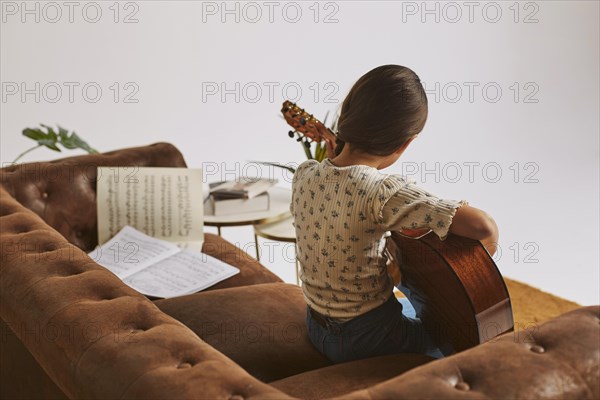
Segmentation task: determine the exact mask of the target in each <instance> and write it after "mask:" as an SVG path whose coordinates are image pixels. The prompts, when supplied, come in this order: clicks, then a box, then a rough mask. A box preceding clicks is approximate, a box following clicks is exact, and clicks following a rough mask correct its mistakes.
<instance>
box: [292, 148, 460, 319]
mask: <svg viewBox="0 0 600 400" xmlns="http://www.w3.org/2000/svg"><path fill="white" fill-rule="evenodd" d="M463 204H468V203H467V202H466V201H464V200H461V201H454V200H444V199H440V198H438V197H436V196H434V195H432V194H431V193H428V192H427V191H425V190H423V189H421V188H419V187H417V186H416V185H415V182H414V181H412V180H408V179H407V178H405V177H403V176H402V175H396V174H383V173H381V172H379V170H377V169H376V168H373V167H369V166H366V165H352V166H347V167H337V166H335V165H334V164H333V163H331V161H329V159H325V160H323V161H322V162H320V163H319V162H317V161H315V160H308V161H305V162H303V163H302V164H300V166H299V167H298V169H297V170H296V173H295V174H294V180H293V184H292V202H291V205H290V211H291V213H292V215H293V217H294V227H295V229H296V243H297V254H296V257H297V259H298V263H299V265H300V278H301V280H302V289H303V292H304V297H305V299H306V301H307V303H308V305H309V306H310V307H311V308H312V309H314V310H315V311H317V312H319V313H320V314H323V315H327V316H329V317H331V318H336V319H339V320H341V321H345V320H349V319H352V318H354V317H356V316H359V315H361V314H364V313H366V312H368V311H370V310H372V309H374V308H376V307H377V306H379V305H381V304H383V303H384V302H385V301H386V300H387V299H388V298H389V297H390V295H391V293H392V290H393V282H392V279H391V277H390V276H389V275H388V273H387V268H386V262H387V259H386V257H385V255H384V248H385V235H386V233H387V232H389V231H397V230H402V229H419V228H429V229H431V230H432V231H433V232H435V234H436V235H438V236H439V237H440V239H442V240H444V239H445V238H446V236H447V234H448V229H449V227H450V224H451V222H452V218H453V217H454V214H455V213H456V209H457V208H458V207H460V206H461V205H463Z"/></svg>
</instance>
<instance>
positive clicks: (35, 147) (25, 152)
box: [12, 144, 42, 164]
mask: <svg viewBox="0 0 600 400" xmlns="http://www.w3.org/2000/svg"><path fill="white" fill-rule="evenodd" d="M38 147H42V145H41V144H38V145H37V146H34V147H32V148H30V149H27V150H25V151H24V152H22V153H21V154H19V155H18V156H17V158H15V159H14V160H13V162H12V163H13V164H16V162H17V161H19V159H20V158H21V157H23V156H24V155H25V154H27V153H29V152H30V151H33V150H35V149H37V148H38Z"/></svg>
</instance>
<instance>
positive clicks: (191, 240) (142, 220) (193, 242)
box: [96, 166, 204, 252]
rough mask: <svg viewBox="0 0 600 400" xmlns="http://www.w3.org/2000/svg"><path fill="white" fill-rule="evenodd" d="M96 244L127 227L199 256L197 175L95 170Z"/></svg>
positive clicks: (182, 170)
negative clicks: (172, 243) (174, 244)
mask: <svg viewBox="0 0 600 400" xmlns="http://www.w3.org/2000/svg"><path fill="white" fill-rule="evenodd" d="M96 191H97V207H98V243H99V244H103V243H105V242H107V241H108V240H109V239H110V238H112V237H113V236H115V235H116V234H117V233H118V232H119V231H120V230H121V228H123V227H124V226H126V225H129V226H132V227H134V228H136V229H137V230H139V231H142V232H143V233H145V234H147V235H149V236H152V237H154V238H159V239H164V240H167V241H169V242H174V243H176V244H177V245H178V246H179V247H181V248H189V249H192V250H196V251H198V252H199V251H200V250H201V249H202V243H203V241H204V233H203V228H204V226H203V220H204V205H203V196H202V170H201V169H191V168H162V167H137V166H132V167H98V177H97V185H96Z"/></svg>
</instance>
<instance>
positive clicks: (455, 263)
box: [281, 101, 514, 356]
mask: <svg viewBox="0 0 600 400" xmlns="http://www.w3.org/2000/svg"><path fill="white" fill-rule="evenodd" d="M281 112H282V113H283V116H284V118H285V120H286V121H287V122H288V124H289V125H290V126H292V127H293V128H294V129H295V131H293V132H291V133H290V136H291V135H292V133H295V134H301V135H303V136H304V137H306V138H307V139H308V140H311V141H315V142H322V141H323V140H329V141H332V143H335V137H336V134H335V133H334V132H332V131H331V130H330V129H328V128H327V127H325V126H324V125H323V123H321V122H320V121H319V120H318V119H316V118H315V117H314V116H313V115H312V114H309V113H307V112H306V111H304V109H302V108H300V107H299V106H297V105H296V104H295V103H292V102H289V101H286V102H284V103H283V107H282V109H281ZM385 253H386V256H387V258H388V264H387V268H388V273H389V275H390V276H391V278H392V279H393V281H394V285H396V286H397V285H398V284H399V283H400V281H402V284H403V285H404V286H406V287H407V288H408V289H409V290H410V291H411V292H413V295H414V296H415V297H417V298H419V299H421V300H422V307H421V310H420V313H419V315H418V317H419V318H420V319H421V320H422V321H423V324H424V325H425V327H426V328H427V330H428V331H429V332H430V333H432V335H433V337H434V338H435V340H436V343H437V344H438V346H439V348H440V350H441V351H442V353H443V354H444V355H446V356H448V355H451V354H454V353H456V352H460V351H463V350H466V349H468V348H471V347H474V346H477V345H478V344H480V343H484V342H486V341H489V340H492V339H493V338H495V337H497V336H498V335H501V334H503V333H506V332H510V331H512V330H513V329H514V321H513V313H512V307H511V303H510V296H509V294H508V290H507V288H506V284H505V282H504V279H503V278H502V275H501V274H500V271H499V270H498V267H497V266H496V264H495V263H494V260H493V259H492V257H491V256H490V254H489V252H488V251H487V250H486V249H485V247H484V246H483V245H482V244H481V242H479V241H478V240H473V239H468V238H465V237H461V236H457V235H454V234H451V233H450V234H448V236H447V237H446V239H445V240H443V241H442V240H440V239H439V238H438V237H437V236H436V235H435V234H434V233H433V232H431V231H430V230H423V229H421V230H403V231H401V232H392V233H391V236H389V237H387V238H386V248H385Z"/></svg>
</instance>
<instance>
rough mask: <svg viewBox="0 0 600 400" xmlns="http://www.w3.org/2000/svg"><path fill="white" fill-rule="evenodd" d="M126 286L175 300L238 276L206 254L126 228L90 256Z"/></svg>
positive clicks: (224, 264) (147, 293)
mask: <svg viewBox="0 0 600 400" xmlns="http://www.w3.org/2000/svg"><path fill="white" fill-rule="evenodd" d="M89 256H90V257H91V258H92V259H94V260H95V261H96V262H97V263H98V264H100V265H102V266H103V267H105V268H106V269H108V270H109V271H111V272H112V273H114V274H115V275H117V276H118V277H119V278H121V279H122V280H123V282H124V283H126V284H127V285H128V286H130V287H132V288H133V289H135V290H137V291H138V292H140V293H143V294H145V295H147V296H153V297H164V298H169V297H177V296H183V295H186V294H190V293H195V292H198V291H200V290H203V289H206V288H207V287H210V286H212V285H214V284H216V283H218V282H220V281H222V280H224V279H227V278H229V277H230V276H233V275H235V274H237V273H239V272H240V270H239V269H238V268H236V267H234V266H232V265H229V264H227V263H224V262H223V261H221V260H218V259H216V258H214V257H211V256H209V255H208V254H204V253H200V252H197V251H192V250H188V249H181V248H179V247H178V246H177V245H176V244H174V243H170V242H168V241H165V240H160V239H155V238H153V237H150V236H148V235H145V234H143V233H142V232H140V231H138V230H136V229H134V228H133V227H131V226H125V227H123V229H122V230H121V231H120V232H119V233H117V234H116V235H115V236H114V237H113V238H112V239H110V240H108V241H107V242H106V243H104V244H103V245H102V246H99V247H97V248H96V249H95V250H94V251H92V252H91V253H89Z"/></svg>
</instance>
